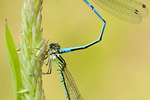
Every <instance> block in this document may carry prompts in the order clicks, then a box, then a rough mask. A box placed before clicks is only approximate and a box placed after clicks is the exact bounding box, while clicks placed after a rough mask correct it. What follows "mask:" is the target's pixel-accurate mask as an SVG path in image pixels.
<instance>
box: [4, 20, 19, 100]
mask: <svg viewBox="0 0 150 100" xmlns="http://www.w3.org/2000/svg"><path fill="white" fill-rule="evenodd" d="M5 45H6V51H7V56H8V61H9V64H10V69H11V75H12V81H13V90H14V96H15V100H21V96H20V94H19V93H17V92H18V91H20V90H21V88H22V79H21V71H20V64H19V58H18V54H17V52H16V47H15V44H14V41H13V38H12V36H11V33H10V30H9V28H8V25H7V21H6V26H5Z"/></svg>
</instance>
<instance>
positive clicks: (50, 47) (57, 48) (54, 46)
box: [49, 43, 60, 50]
mask: <svg viewBox="0 0 150 100" xmlns="http://www.w3.org/2000/svg"><path fill="white" fill-rule="evenodd" d="M49 49H54V50H59V49H60V45H59V44H57V43H51V44H50V45H49Z"/></svg>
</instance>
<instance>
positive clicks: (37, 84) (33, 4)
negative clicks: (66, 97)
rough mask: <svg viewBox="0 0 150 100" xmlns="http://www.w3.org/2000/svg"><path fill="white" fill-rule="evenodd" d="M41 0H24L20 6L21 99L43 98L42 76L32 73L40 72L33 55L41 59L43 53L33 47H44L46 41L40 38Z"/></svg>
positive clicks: (40, 99)
mask: <svg viewBox="0 0 150 100" xmlns="http://www.w3.org/2000/svg"><path fill="white" fill-rule="evenodd" d="M42 3H43V0H25V1H24V5H23V8H22V35H23V40H22V39H20V42H21V43H20V48H21V56H22V59H20V62H21V67H22V69H21V74H22V80H23V82H22V83H23V90H22V92H20V93H21V94H22V100H44V99H45V96H44V90H43V89H42V76H40V75H35V76H29V75H33V74H38V73H41V67H42V62H40V61H39V60H38V59H37V58H36V57H35V55H38V57H40V58H41V59H43V57H44V54H42V53H41V52H39V50H37V49H35V48H41V49H42V50H43V51H45V49H46V45H47V43H45V39H42V31H43V29H42V28H41V21H42V15H41V11H42Z"/></svg>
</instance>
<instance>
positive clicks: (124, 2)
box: [93, 0, 148, 23]
mask: <svg viewBox="0 0 150 100" xmlns="http://www.w3.org/2000/svg"><path fill="white" fill-rule="evenodd" d="M93 2H94V3H96V4H97V5H98V6H100V7H101V8H103V9H104V10H106V11H107V12H109V13H111V14H112V15H114V16H116V17H118V18H120V19H121V20H123V21H126V22H130V23H140V22H141V21H142V18H143V17H146V16H147V15H148V8H147V6H146V5H145V4H143V3H141V2H139V1H137V0H93Z"/></svg>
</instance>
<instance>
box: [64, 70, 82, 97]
mask: <svg viewBox="0 0 150 100" xmlns="http://www.w3.org/2000/svg"><path fill="white" fill-rule="evenodd" d="M62 74H63V76H64V80H65V83H66V87H67V90H68V93H69V96H70V100H83V98H82V97H81V95H80V93H79V90H78V88H77V86H76V84H75V81H74V79H73V77H72V75H71V74H70V72H69V71H68V69H67V67H64V69H63V71H62Z"/></svg>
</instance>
